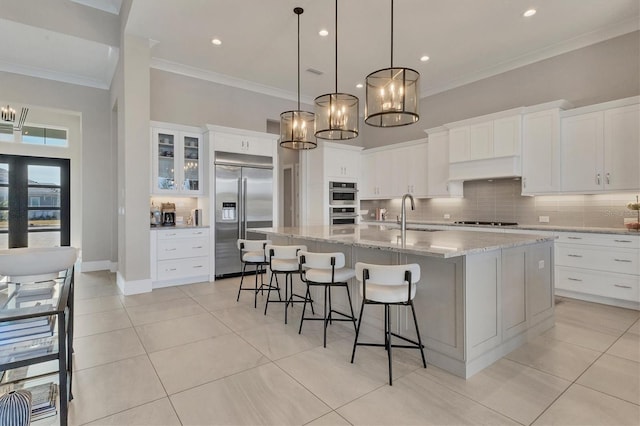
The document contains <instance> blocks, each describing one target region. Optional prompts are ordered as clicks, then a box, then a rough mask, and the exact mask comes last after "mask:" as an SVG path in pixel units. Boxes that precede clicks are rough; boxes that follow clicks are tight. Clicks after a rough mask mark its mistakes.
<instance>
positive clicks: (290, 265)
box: [271, 258, 298, 272]
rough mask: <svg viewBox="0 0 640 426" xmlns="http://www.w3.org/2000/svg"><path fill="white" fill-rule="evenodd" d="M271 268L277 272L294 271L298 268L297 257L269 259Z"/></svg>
mask: <svg viewBox="0 0 640 426" xmlns="http://www.w3.org/2000/svg"><path fill="white" fill-rule="evenodd" d="M271 270H272V271H277V272H295V271H297V270H298V259H297V258H296V259H271Z"/></svg>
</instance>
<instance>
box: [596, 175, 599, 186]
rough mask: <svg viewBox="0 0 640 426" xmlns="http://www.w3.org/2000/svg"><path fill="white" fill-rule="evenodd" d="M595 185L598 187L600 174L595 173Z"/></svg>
mask: <svg viewBox="0 0 640 426" xmlns="http://www.w3.org/2000/svg"><path fill="white" fill-rule="evenodd" d="M596 184H598V185H600V173H596Z"/></svg>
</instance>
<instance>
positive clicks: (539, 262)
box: [538, 260, 544, 269]
mask: <svg viewBox="0 0 640 426" xmlns="http://www.w3.org/2000/svg"><path fill="white" fill-rule="evenodd" d="M538 269H544V260H539V261H538Z"/></svg>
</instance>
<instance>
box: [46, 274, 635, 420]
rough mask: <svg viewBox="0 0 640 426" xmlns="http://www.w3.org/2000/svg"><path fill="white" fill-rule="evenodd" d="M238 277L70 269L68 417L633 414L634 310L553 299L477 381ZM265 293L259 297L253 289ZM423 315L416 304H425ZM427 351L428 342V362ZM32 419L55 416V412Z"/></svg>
mask: <svg viewBox="0 0 640 426" xmlns="http://www.w3.org/2000/svg"><path fill="white" fill-rule="evenodd" d="M237 285H238V279H235V278H233V279H226V280H219V281H216V282H213V283H199V284H192V285H186V286H180V287H170V288H165V289H158V290H154V291H153V292H152V293H147V294H141V295H135V296H126V297H125V296H122V295H120V294H119V292H118V289H117V286H116V285H115V277H114V275H113V274H109V273H106V272H92V273H78V274H77V276H76V309H77V311H76V312H77V314H76V330H77V331H76V337H75V373H74V383H73V385H74V395H75V399H74V400H73V401H72V402H71V404H70V415H69V423H70V424H71V425H84V424H91V425H234V424H243V425H409V424H411V425H465V424H469V425H476V424H491V425H493V424H509V425H519V424H520V425H531V424H533V425H547V424H557V425H568V424H573V425H627V424H628V425H638V424H640V320H639V318H640V312H637V311H632V310H626V309H619V308H614V307H610V306H604V305H598V304H593V303H587V302H581V301H576V300H571V299H558V301H557V302H558V303H557V305H556V326H555V327H554V328H553V329H551V330H549V331H548V332H546V333H545V334H544V335H542V336H539V337H537V338H536V339H533V340H531V341H530V342H529V343H527V344H526V345H524V346H522V347H520V348H518V349H516V350H515V351H513V352H511V353H510V354H508V355H507V356H506V357H504V358H503V359H501V360H499V361H498V362H496V363H495V364H493V365H492V366H490V367H488V368H487V369H485V370H483V371H482V372H480V373H478V374H476V375H475V376H473V377H472V378H471V379H469V380H464V379H461V378H458V377H455V376H453V375H451V374H449V373H447V372H445V371H443V370H440V369H438V368H436V367H434V366H429V367H428V368H427V369H423V368H422V367H421V363H420V361H419V355H418V354H417V351H410V350H396V351H395V352H394V355H396V356H395V360H394V366H393V372H394V382H393V383H394V384H393V386H388V384H387V359H386V356H385V352H384V350H381V349H380V348H369V347H360V348H358V352H357V357H356V362H355V364H350V362H349V360H350V354H351V345H352V342H353V330H352V329H349V328H348V327H346V326H343V325H342V324H334V325H332V326H330V327H329V330H328V335H327V340H328V342H327V347H326V348H323V347H322V324H321V322H318V321H312V322H309V323H305V328H304V330H303V334H302V335H298V321H299V317H300V312H301V308H300V307H296V308H295V309H294V311H293V312H291V311H290V316H289V319H290V321H289V324H288V325H285V324H284V313H283V307H282V305H280V304H273V305H270V307H269V312H268V314H267V316H264V315H263V310H262V309H261V306H262V307H263V306H264V304H263V303H259V305H258V309H254V308H253V300H252V297H251V296H252V295H251V294H250V293H248V292H245V293H243V294H242V295H241V296H240V302H239V303H236V300H235V299H236V291H237ZM259 301H260V300H259ZM418 315H420V313H419V312H418ZM428 358H429V355H428V352H427V361H428ZM36 424H37V425H47V426H48V425H49V424H51V425H53V424H57V419H56V418H48V419H45V420H42V421H40V422H37V423H36Z"/></svg>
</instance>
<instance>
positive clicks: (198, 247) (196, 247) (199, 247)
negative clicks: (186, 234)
mask: <svg viewBox="0 0 640 426" xmlns="http://www.w3.org/2000/svg"><path fill="white" fill-rule="evenodd" d="M191 248H192V249H194V250H195V249H201V248H202V246H195V247H191Z"/></svg>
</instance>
